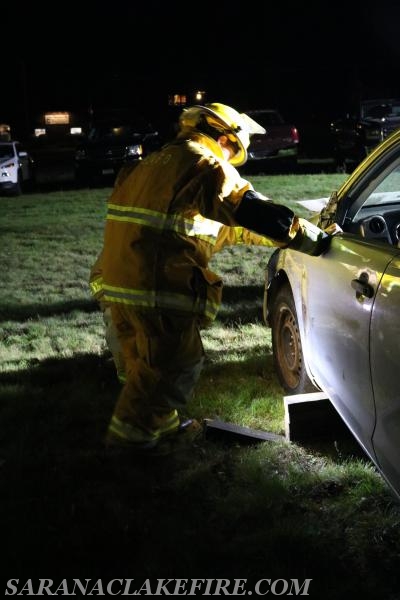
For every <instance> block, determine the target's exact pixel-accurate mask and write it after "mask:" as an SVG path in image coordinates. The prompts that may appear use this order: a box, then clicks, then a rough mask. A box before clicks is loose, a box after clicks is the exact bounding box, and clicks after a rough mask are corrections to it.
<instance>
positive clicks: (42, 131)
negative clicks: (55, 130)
mask: <svg viewBox="0 0 400 600" xmlns="http://www.w3.org/2000/svg"><path fill="white" fill-rule="evenodd" d="M34 133H35V137H39V136H41V135H46V130H45V129H43V128H40V129H35V131H34Z"/></svg>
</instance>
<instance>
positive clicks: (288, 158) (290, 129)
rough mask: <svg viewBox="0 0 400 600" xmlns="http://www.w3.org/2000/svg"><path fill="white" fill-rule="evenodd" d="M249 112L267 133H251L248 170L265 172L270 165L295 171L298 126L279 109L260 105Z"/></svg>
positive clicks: (247, 111) (246, 166)
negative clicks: (290, 121)
mask: <svg viewBox="0 0 400 600" xmlns="http://www.w3.org/2000/svg"><path fill="white" fill-rule="evenodd" d="M245 112H246V114H248V115H249V116H250V117H251V118H252V119H254V120H255V121H257V123H259V124H260V125H262V126H263V127H264V128H265V130H266V133H265V134H254V135H252V136H251V138H250V146H249V148H248V150H247V154H248V158H247V162H246V164H245V169H246V170H249V171H262V170H263V168H264V167H265V166H267V165H268V164H269V165H274V166H279V167H281V168H282V167H283V168H284V169H285V170H293V171H295V170H296V167H297V158H298V147H299V132H298V130H297V127H295V125H293V124H292V123H288V122H287V121H285V120H284V118H283V117H282V115H281V113H280V112H279V111H278V110H276V109H272V108H259V109H251V110H246V111H245Z"/></svg>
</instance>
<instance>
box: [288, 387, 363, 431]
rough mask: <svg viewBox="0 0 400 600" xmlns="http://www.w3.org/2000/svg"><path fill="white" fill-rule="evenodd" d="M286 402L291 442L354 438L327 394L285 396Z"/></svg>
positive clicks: (314, 393)
mask: <svg viewBox="0 0 400 600" xmlns="http://www.w3.org/2000/svg"><path fill="white" fill-rule="evenodd" d="M283 402H284V407H285V438H286V440H288V441H292V442H297V443H305V442H309V441H312V440H328V439H336V438H343V437H349V436H350V437H351V436H352V434H351V432H350V431H349V429H348V427H347V426H346V424H345V423H344V421H343V419H342V418H341V417H340V415H339V413H338V412H337V411H336V409H335V408H334V406H333V404H332V403H331V401H330V400H329V398H327V396H326V394H325V393H324V392H313V393H309V394H297V395H293V396H284V397H283Z"/></svg>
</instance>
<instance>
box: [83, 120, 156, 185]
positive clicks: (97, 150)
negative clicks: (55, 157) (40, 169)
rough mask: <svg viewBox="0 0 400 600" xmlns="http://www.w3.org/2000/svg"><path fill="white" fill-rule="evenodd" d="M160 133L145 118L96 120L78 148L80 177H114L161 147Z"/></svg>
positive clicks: (89, 178)
mask: <svg viewBox="0 0 400 600" xmlns="http://www.w3.org/2000/svg"><path fill="white" fill-rule="evenodd" d="M160 144H161V141H160V136H159V133H158V131H157V130H155V129H154V128H153V127H152V126H151V125H150V124H149V123H148V122H147V121H146V120H145V119H141V118H137V119H136V120H135V121H133V120H131V121H129V122H111V123H110V122H106V123H99V124H95V125H94V126H93V127H92V128H91V129H90V130H89V133H88V135H87V137H86V138H85V139H84V140H83V141H82V142H81V143H80V144H79V145H78V146H77V148H76V151H75V170H76V176H77V179H78V180H81V181H93V180H96V179H99V178H100V179H101V178H105V177H108V178H111V179H114V178H115V176H116V175H117V173H118V171H119V170H120V168H121V167H122V166H123V165H124V164H126V163H127V162H130V161H134V160H138V159H141V158H143V157H144V156H146V154H148V153H149V152H152V151H153V150H155V149H156V148H158V147H159V146H160Z"/></svg>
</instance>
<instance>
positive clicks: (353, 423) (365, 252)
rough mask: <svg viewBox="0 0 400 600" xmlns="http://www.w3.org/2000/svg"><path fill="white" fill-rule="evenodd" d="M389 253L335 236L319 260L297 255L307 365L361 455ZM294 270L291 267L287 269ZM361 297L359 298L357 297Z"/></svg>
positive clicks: (366, 441)
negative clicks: (378, 300)
mask: <svg viewBox="0 0 400 600" xmlns="http://www.w3.org/2000/svg"><path fill="white" fill-rule="evenodd" d="M388 251H389V253H395V249H394V248H391V247H390V246H386V245H385V244H383V243H378V244H377V243H374V242H370V241H368V240H363V239H361V238H359V237H358V236H356V235H354V234H346V233H343V234H339V235H337V236H335V237H334V238H333V239H332V243H331V247H330V249H329V251H328V252H327V253H326V255H324V256H322V257H304V256H301V255H300V254H299V253H292V257H293V256H294V254H297V255H298V256H297V260H298V261H299V264H298V271H297V272H298V273H299V272H302V276H301V277H300V278H299V277H298V276H297V277H296V279H297V280H298V281H299V280H301V286H302V290H301V298H302V306H301V307H299V308H298V310H299V309H300V310H301V311H302V314H303V318H302V321H303V326H304V335H303V340H304V343H303V345H304V350H305V356H306V357H307V361H308V366H309V368H310V370H311V373H312V375H313V376H314V377H315V379H316V381H317V382H318V384H319V385H320V386H321V387H322V388H323V390H324V391H325V392H326V393H327V395H328V397H329V398H330V399H331V401H332V402H333V404H334V405H335V407H336V409H337V410H338V412H339V413H340V414H341V416H342V417H343V419H344V420H345V422H346V424H347V425H348V427H349V428H350V429H351V430H352V432H353V434H354V435H355V437H356V438H357V439H358V440H359V442H360V444H361V445H362V446H363V447H364V448H365V450H366V451H367V452H368V453H369V454H370V455H373V452H374V450H373V446H372V436H373V432H374V427H375V403H374V393H373V386H372V382H371V373H370V325H371V316H372V311H373V307H374V302H375V296H376V293H377V290H378V286H379V282H380V280H381V277H382V274H383V273H384V271H385V270H386V267H387V264H388V261H389V260H390V258H388ZM290 270H291V271H293V266H291V269H290ZM362 292H364V293H362Z"/></svg>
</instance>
